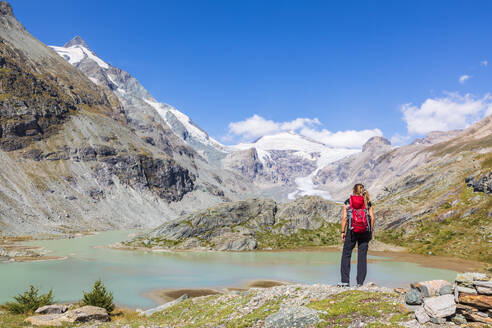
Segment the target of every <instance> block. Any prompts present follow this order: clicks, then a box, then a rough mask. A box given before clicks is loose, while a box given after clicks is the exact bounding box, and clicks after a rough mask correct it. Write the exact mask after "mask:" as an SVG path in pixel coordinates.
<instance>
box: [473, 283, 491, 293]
mask: <svg viewBox="0 0 492 328" xmlns="http://www.w3.org/2000/svg"><path fill="white" fill-rule="evenodd" d="M473 284H474V285H475V288H476V289H477V292H478V293H479V294H483V295H492V281H474V282H473Z"/></svg>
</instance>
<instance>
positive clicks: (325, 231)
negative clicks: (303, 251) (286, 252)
mask: <svg viewBox="0 0 492 328" xmlns="http://www.w3.org/2000/svg"><path fill="white" fill-rule="evenodd" d="M339 232H340V224H337V223H324V224H323V226H322V227H321V228H319V229H314V230H309V229H299V230H298V231H297V232H295V233H292V234H290V235H285V234H281V233H273V232H270V231H260V232H257V233H256V238H257V240H258V248H259V249H265V248H272V249H290V248H299V247H307V246H330V245H336V244H338V243H340V241H339V239H340V233H339Z"/></svg>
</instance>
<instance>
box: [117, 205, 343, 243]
mask: <svg viewBox="0 0 492 328" xmlns="http://www.w3.org/2000/svg"><path fill="white" fill-rule="evenodd" d="M341 210H342V207H341V205H339V204H335V203H333V202H330V201H327V200H324V199H322V198H320V197H316V196H304V197H300V198H298V199H297V200H296V201H294V202H290V203H277V202H275V201H273V200H269V199H249V200H244V201H238V202H228V203H223V204H218V205H215V206H213V207H211V208H208V209H207V210H205V211H197V212H195V213H192V214H190V215H185V216H182V217H180V218H178V219H175V220H172V221H168V222H165V223H164V224H162V225H161V226H159V227H157V228H156V229H154V230H152V231H151V232H149V233H147V234H145V235H143V236H140V237H138V238H136V239H134V240H132V241H130V242H127V243H125V244H124V245H125V246H130V247H146V248H149V247H151V248H167V249H213V250H222V251H224V250H232V251H244V250H255V249H266V248H289V247H291V248H294V247H296V246H297V247H298V246H313V245H333V244H335V243H336V242H337V241H338V233H337V232H338V230H339V224H337V223H336V222H338V221H339V220H340V217H341Z"/></svg>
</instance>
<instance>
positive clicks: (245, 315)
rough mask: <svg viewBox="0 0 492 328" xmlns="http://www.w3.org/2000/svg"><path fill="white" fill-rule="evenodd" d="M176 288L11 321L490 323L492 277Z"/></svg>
mask: <svg viewBox="0 0 492 328" xmlns="http://www.w3.org/2000/svg"><path fill="white" fill-rule="evenodd" d="M257 283H258V284H259V285H265V286H266V285H268V284H270V283H272V282H271V281H270V282H269V283H268V284H266V282H263V283H262V282H257ZM472 289H473V290H474V292H473V291H472ZM181 292H182V291H176V290H175V293H174V295H173V300H172V301H170V302H168V303H165V304H163V305H160V306H158V307H156V308H153V309H149V310H145V311H143V310H128V309H117V310H115V311H114V312H113V313H110V314H107V313H105V311H103V310H104V309H100V308H94V307H87V306H86V307H80V306H77V305H66V304H59V305H52V306H49V307H47V308H45V309H42V310H38V311H37V315H35V316H31V317H27V316H18V317H16V318H15V320H17V321H15V322H17V323H19V322H29V323H30V324H32V325H34V326H47V325H51V326H62V327H65V326H67V325H68V326H70V327H80V328H82V327H83V328H96V327H97V328H132V327H139V328H158V327H159V328H170V327H173V328H184V327H223V328H229V327H230V328H232V327H254V328H263V327H265V328H290V327H306V328H307V327H309V328H311V327H368V328H375V327H408V328H419V327H429V328H431V327H487V326H488V325H490V323H491V322H492V318H491V316H492V280H490V277H488V276H486V275H485V274H482V273H474V272H468V273H461V274H458V275H457V277H456V281H455V284H454V285H453V284H451V283H449V282H447V281H444V280H433V281H423V282H415V283H413V284H411V285H410V288H406V289H402V288H388V287H381V286H377V285H375V284H374V283H367V284H365V285H363V286H359V287H357V286H352V287H338V286H334V285H325V284H313V285H306V284H284V285H276V286H270V287H264V288H259V287H252V288H248V289H245V290H240V289H230V290H228V291H224V292H223V293H210V294H208V295H200V294H199V293H198V294H195V295H193V294H192V295H187V294H183V293H181ZM53 311H54V312H53ZM8 316H11V315H10V314H7V313H3V314H2V313H1V312H0V326H1V327H5V328H9V327H18V326H20V324H18V325H15V324H13V325H8V324H6V323H8V322H9V321H7V320H11V321H10V322H14V320H13V319H12V318H7V317H8ZM57 320H58V321H57Z"/></svg>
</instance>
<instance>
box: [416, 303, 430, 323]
mask: <svg viewBox="0 0 492 328" xmlns="http://www.w3.org/2000/svg"><path fill="white" fill-rule="evenodd" d="M415 318H416V319H417V321H418V322H419V323H421V324H424V323H426V322H428V321H429V320H430V317H429V315H428V314H427V312H425V310H424V307H423V306H420V307H419V308H418V309H416V310H415Z"/></svg>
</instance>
